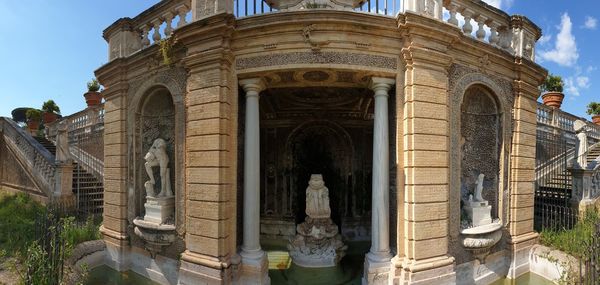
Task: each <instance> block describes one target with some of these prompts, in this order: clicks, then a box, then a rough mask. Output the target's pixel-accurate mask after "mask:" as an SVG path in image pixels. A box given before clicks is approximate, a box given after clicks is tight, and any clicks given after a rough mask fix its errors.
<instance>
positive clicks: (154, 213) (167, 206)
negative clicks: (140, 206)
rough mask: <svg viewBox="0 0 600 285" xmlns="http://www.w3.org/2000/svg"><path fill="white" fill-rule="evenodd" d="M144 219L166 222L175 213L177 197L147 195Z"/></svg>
mask: <svg viewBox="0 0 600 285" xmlns="http://www.w3.org/2000/svg"><path fill="white" fill-rule="evenodd" d="M144 208H146V215H144V220H145V221H147V222H153V223H157V224H164V223H165V222H166V221H167V218H168V217H170V216H173V214H174V213H175V197H146V203H144Z"/></svg>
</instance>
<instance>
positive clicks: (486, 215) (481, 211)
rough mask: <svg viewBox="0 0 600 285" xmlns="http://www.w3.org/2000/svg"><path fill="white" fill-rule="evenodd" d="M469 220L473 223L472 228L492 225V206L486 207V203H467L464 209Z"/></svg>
mask: <svg viewBox="0 0 600 285" xmlns="http://www.w3.org/2000/svg"><path fill="white" fill-rule="evenodd" d="M464 209H465V211H466V212H467V216H469V219H471V221H473V227H478V226H483V225H489V224H491V223H492V215H491V213H492V206H490V205H488V201H481V202H475V201H469V202H468V204H467V205H466V206H465V207H464Z"/></svg>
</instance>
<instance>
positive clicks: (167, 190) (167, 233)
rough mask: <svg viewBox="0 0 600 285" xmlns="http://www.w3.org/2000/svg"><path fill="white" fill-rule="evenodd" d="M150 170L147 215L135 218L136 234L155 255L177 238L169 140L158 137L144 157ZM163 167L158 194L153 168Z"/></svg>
mask: <svg viewBox="0 0 600 285" xmlns="http://www.w3.org/2000/svg"><path fill="white" fill-rule="evenodd" d="M144 160H146V163H145V164H144V166H145V167H146V173H147V174H148V176H149V178H150V180H148V181H146V183H144V188H145V191H146V203H144V208H145V209H146V214H145V215H144V217H142V218H140V217H137V218H135V219H134V220H133V224H134V225H135V230H134V231H135V234H136V235H137V236H139V237H140V238H142V239H143V240H144V241H145V242H146V249H147V250H148V251H149V252H150V254H151V255H152V257H153V258H154V256H156V253H158V252H160V251H161V249H162V247H163V246H168V245H170V244H172V243H173V242H174V241H175V236H176V233H175V223H174V221H173V215H174V214H175V197H174V195H173V191H172V190H171V179H170V177H169V173H170V171H169V167H168V166H169V156H168V155H167V152H166V142H165V140H163V139H161V138H158V139H156V140H154V142H153V143H152V146H151V147H150V150H149V151H148V153H147V154H146V156H145V157H144ZM157 166H158V167H159V168H160V187H159V189H160V192H159V193H158V194H156V192H155V185H156V179H154V173H153V170H152V168H153V167H157Z"/></svg>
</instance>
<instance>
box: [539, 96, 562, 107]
mask: <svg viewBox="0 0 600 285" xmlns="http://www.w3.org/2000/svg"><path fill="white" fill-rule="evenodd" d="M563 99H565V94H563V93H562V92H546V93H544V94H543V95H542V101H543V102H544V105H546V106H550V107H552V108H558V109H560V106H561V105H562V102H563Z"/></svg>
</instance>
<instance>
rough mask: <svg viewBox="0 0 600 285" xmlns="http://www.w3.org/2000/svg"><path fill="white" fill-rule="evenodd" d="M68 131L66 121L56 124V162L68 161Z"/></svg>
mask: <svg viewBox="0 0 600 285" xmlns="http://www.w3.org/2000/svg"><path fill="white" fill-rule="evenodd" d="M68 130H69V127H68V126H67V121H66V120H62V121H61V122H60V123H58V128H57V134H56V156H55V161H56V162H61V163H66V162H68V161H70V154H69V133H68Z"/></svg>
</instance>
